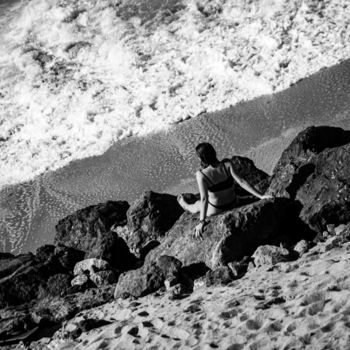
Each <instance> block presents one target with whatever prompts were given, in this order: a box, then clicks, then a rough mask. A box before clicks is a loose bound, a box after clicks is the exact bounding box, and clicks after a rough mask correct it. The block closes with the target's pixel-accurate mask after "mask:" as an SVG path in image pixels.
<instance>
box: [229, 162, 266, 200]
mask: <svg viewBox="0 0 350 350" xmlns="http://www.w3.org/2000/svg"><path fill="white" fill-rule="evenodd" d="M231 161H232V163H233V167H234V169H235V172H236V173H237V174H238V175H239V176H240V177H242V178H243V179H244V180H246V181H247V182H248V183H249V184H250V185H252V186H254V188H256V189H257V190H258V191H260V192H262V193H265V192H266V190H267V189H268V187H269V185H270V181H271V178H270V176H269V175H268V174H266V173H265V172H264V171H262V170H260V169H258V168H257V167H256V166H255V164H254V162H253V161H252V160H251V159H249V158H246V157H241V156H233V157H232V158H231ZM236 194H237V195H239V196H247V195H248V196H251V194H250V193H249V192H247V191H246V190H245V189H243V188H242V187H241V186H239V185H238V184H236Z"/></svg>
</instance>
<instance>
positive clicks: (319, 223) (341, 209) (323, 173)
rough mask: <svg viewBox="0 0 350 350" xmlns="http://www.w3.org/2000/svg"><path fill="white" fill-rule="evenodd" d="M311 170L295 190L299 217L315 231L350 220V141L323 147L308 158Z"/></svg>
mask: <svg viewBox="0 0 350 350" xmlns="http://www.w3.org/2000/svg"><path fill="white" fill-rule="evenodd" d="M312 162H313V164H314V165H315V169H314V171H313V173H312V175H311V176H309V177H308V179H307V180H306V181H305V183H304V184H303V186H302V187H301V188H300V189H299V190H298V192H297V196H296V199H297V200H298V201H300V203H301V204H302V210H301V213H300V217H301V218H302V220H303V221H305V222H306V223H307V224H308V225H309V226H310V227H311V228H312V229H314V230H315V231H317V232H322V231H324V230H326V228H327V225H328V224H334V225H335V226H337V225H339V224H343V223H347V222H349V221H350V167H349V164H350V144H348V145H345V146H342V147H338V148H332V149H326V150H325V151H323V152H322V153H320V154H319V155H317V156H315V157H314V158H313V160H312Z"/></svg>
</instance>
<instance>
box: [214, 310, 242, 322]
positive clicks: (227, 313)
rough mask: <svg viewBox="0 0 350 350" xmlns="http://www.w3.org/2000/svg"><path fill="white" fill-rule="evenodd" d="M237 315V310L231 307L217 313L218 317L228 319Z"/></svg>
mask: <svg viewBox="0 0 350 350" xmlns="http://www.w3.org/2000/svg"><path fill="white" fill-rule="evenodd" d="M237 315H238V311H237V310H236V309H231V310H227V311H223V312H221V313H220V314H219V317H220V318H221V319H223V320H229V319H230V318H233V317H235V316H237Z"/></svg>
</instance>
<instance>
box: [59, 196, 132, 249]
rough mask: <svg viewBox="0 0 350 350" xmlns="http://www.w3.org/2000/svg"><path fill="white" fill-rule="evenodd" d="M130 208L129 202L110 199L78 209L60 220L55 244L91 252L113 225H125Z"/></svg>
mask: <svg viewBox="0 0 350 350" xmlns="http://www.w3.org/2000/svg"><path fill="white" fill-rule="evenodd" d="M128 208H129V204H128V203H127V202H124V201H108V202H106V203H100V204H97V205H92V206H90V207H87V208H84V209H81V210H78V211H76V212H75V213H73V214H72V215H69V216H67V217H66V218H64V219H62V220H60V221H59V222H58V224H57V225H56V231H57V233H56V237H55V244H56V245H58V244H62V245H65V246H67V247H72V248H75V249H79V250H82V251H84V252H86V253H87V252H90V250H91V249H92V248H94V247H95V246H96V245H97V244H99V242H98V241H99V240H101V239H102V238H103V236H104V234H105V233H106V232H109V231H110V228H111V227H112V226H113V225H114V226H115V225H120V226H123V225H125V223H126V211H127V210H128Z"/></svg>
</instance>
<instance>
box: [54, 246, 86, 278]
mask: <svg viewBox="0 0 350 350" xmlns="http://www.w3.org/2000/svg"><path fill="white" fill-rule="evenodd" d="M84 256H85V253H84V252H83V251H81V250H78V249H74V248H70V247H65V246H62V245H59V246H57V247H55V253H54V259H56V260H57V262H58V264H59V265H60V266H61V267H62V269H63V270H64V271H65V272H72V271H73V269H74V266H75V264H76V263H77V262H79V261H81V260H83V259H84Z"/></svg>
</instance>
